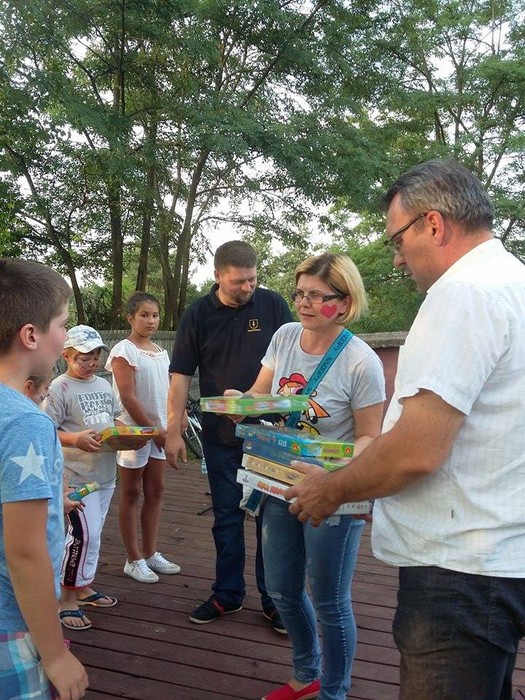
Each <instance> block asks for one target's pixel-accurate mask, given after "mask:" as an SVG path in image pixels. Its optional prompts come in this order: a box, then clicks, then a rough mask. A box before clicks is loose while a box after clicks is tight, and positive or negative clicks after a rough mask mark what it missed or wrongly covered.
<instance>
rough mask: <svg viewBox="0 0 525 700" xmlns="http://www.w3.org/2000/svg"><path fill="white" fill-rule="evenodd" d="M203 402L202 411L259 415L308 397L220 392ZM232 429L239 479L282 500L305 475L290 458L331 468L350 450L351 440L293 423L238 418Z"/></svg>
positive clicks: (298, 407) (293, 407)
mask: <svg viewBox="0 0 525 700" xmlns="http://www.w3.org/2000/svg"><path fill="white" fill-rule="evenodd" d="M294 400H295V403H294ZM285 404H286V405H285ZM201 405H203V410H208V411H214V412H216V413H228V414H230V415H260V414H261V413H263V411H264V412H265V413H269V412H274V413H287V412H289V411H304V410H306V409H307V407H308V397H307V396H303V395H301V394H298V395H294V396H284V397H281V396H265V397H244V396H243V397H240V396H238V397H237V396H236V397H230V396H221V397H208V399H201ZM262 406H263V410H261V407H262ZM235 434H236V435H237V436H238V437H240V438H243V441H244V442H243V452H244V455H243V460H242V465H243V469H239V470H238V472H237V481H238V482H239V483H241V484H243V485H245V486H248V487H251V488H253V489H255V490H257V491H261V492H262V493H265V494H267V495H270V496H274V497H275V498H280V499H284V493H285V491H286V490H287V489H288V488H289V487H290V486H291V485H293V484H295V483H297V482H298V481H300V480H301V479H302V478H303V477H304V474H302V473H301V472H299V471H297V470H296V469H293V468H292V467H291V465H290V463H291V461H292V460H294V459H297V460H300V461H303V462H309V463H311V464H314V465H317V466H318V467H322V468H323V469H328V470H330V471H333V470H335V469H340V468H341V467H343V466H345V465H346V464H347V463H348V461H347V460H348V459H349V458H351V457H352V455H353V451H354V445H353V444H352V443H348V442H340V441H338V440H332V439H329V438H325V437H323V436H321V435H314V434H312V433H308V432H305V431H303V430H296V429H293V428H285V427H275V426H272V425H250V424H244V423H239V424H238V425H237V426H236V429H235ZM370 505H371V504H370V502H369V501H359V502H355V503H344V504H342V505H341V506H340V507H339V508H338V510H337V511H336V513H337V514H363V513H368V512H369V511H370Z"/></svg>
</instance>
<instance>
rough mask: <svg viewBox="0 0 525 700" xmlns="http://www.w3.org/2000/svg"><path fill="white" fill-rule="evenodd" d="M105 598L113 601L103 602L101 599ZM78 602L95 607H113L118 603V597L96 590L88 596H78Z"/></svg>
mask: <svg viewBox="0 0 525 700" xmlns="http://www.w3.org/2000/svg"><path fill="white" fill-rule="evenodd" d="M104 598H108V599H109V600H110V601H111V602H110V603H101V602H100V601H101V600H104ZM77 604H78V605H93V606H95V608H112V607H113V606H114V605H116V604H117V599H116V598H113V596H110V595H105V594H104V593H99V592H98V591H95V592H94V593H92V594H91V595H88V596H87V597H86V598H77Z"/></svg>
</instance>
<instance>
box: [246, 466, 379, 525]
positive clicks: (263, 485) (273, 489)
mask: <svg viewBox="0 0 525 700" xmlns="http://www.w3.org/2000/svg"><path fill="white" fill-rule="evenodd" d="M237 482H238V483H239V484H244V485H246V486H251V487H252V488H253V489H256V490H257V491H262V493H265V494H267V495H268V496H274V497H275V498H279V499H280V500H281V501H284V500H286V499H285V498H284V496H283V494H284V492H285V491H286V490H287V489H289V488H290V484H283V483H282V482H281V481H277V480H275V479H271V478H270V477H267V476H264V475H263V474H257V473H256V472H251V471H249V470H248V469H238V470H237ZM370 510H371V504H370V501H357V502H355V503H343V504H342V505H340V506H339V508H338V509H337V510H336V511H335V513H334V515H363V514H366V513H370Z"/></svg>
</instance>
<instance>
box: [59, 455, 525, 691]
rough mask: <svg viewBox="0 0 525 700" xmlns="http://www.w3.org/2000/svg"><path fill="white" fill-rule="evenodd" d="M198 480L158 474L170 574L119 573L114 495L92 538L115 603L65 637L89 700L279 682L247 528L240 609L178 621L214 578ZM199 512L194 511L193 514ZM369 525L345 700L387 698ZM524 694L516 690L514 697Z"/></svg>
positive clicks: (388, 619) (249, 524)
mask: <svg viewBox="0 0 525 700" xmlns="http://www.w3.org/2000/svg"><path fill="white" fill-rule="evenodd" d="M207 492H208V484H207V479H206V478H205V477H203V476H202V475H201V474H200V470H199V467H198V464H197V463H190V464H188V465H185V466H184V467H183V468H182V469H181V470H179V471H178V472H176V471H174V470H169V471H168V472H167V488H166V494H165V506H164V510H163V515H162V523H161V532H160V537H159V548H160V549H161V551H162V552H163V553H164V554H165V555H166V556H168V557H169V558H171V559H173V560H174V561H176V562H177V563H178V564H180V565H181V567H182V571H181V573H180V574H179V575H176V576H161V579H160V581H159V583H156V584H154V585H145V584H141V583H138V582H137V581H134V580H133V579H131V578H130V577H128V576H126V575H125V574H124V573H123V571H122V568H123V566H124V560H125V553H124V548H123V546H122V543H121V540H120V535H119V529H118V517H117V508H118V494H117V495H116V497H115V498H114V502H113V503H112V506H111V509H110V512H109V514H108V518H107V521H106V525H105V528H104V532H103V537H102V549H101V556H100V564H99V571H98V574H97V580H96V582H95V585H96V586H97V588H99V589H100V590H103V591H104V592H106V593H108V594H110V595H115V596H117V598H118V599H119V602H118V605H116V606H115V607H114V608H109V609H106V610H101V609H95V608H88V609H87V610H86V612H87V613H88V614H89V616H90V618H91V619H92V621H93V628H92V629H90V630H87V631H85V632H81V633H80V632H79V633H76V634H75V633H74V632H69V631H68V636H69V637H70V638H71V639H72V648H73V651H74V652H75V653H76V654H78V656H79V658H80V659H81V660H82V661H83V663H85V664H86V666H87V669H88V674H89V678H90V690H89V691H88V693H87V695H86V698H87V700H102V699H103V698H106V699H108V698H129V699H130V700H168V699H169V700H212V699H213V700H232V699H233V698H236V699H238V700H257V699H258V698H261V697H262V696H263V695H264V694H265V693H267V692H269V691H270V690H272V689H274V688H276V687H277V686H278V685H280V684H282V683H284V682H286V681H287V680H288V679H289V677H290V674H291V649H290V643H289V640H288V638H287V637H286V636H284V635H279V634H276V633H275V632H274V631H273V630H272V629H271V628H270V626H269V624H268V621H267V620H265V619H264V618H263V616H262V614H261V607H260V600H259V597H258V594H257V590H256V586H255V575H254V557H255V527H254V522H253V519H251V518H247V520H246V528H245V530H246V541H247V562H246V572H245V578H246V585H247V596H246V599H245V601H244V604H243V610H242V611H241V612H239V613H236V614H235V615H228V616H226V617H224V618H222V619H221V620H218V621H217V622H214V623H212V624H209V625H195V624H192V623H191V622H190V621H189V619H188V615H189V614H190V613H191V611H192V610H193V609H194V607H195V605H197V604H198V603H200V602H202V601H203V600H206V599H207V598H208V597H209V595H210V586H211V583H212V581H213V578H214V573H215V549H214V544H213V538H212V536H211V526H212V523H213V515H212V513H211V512H210V511H206V512H202V511H204V510H205V509H206V508H207V507H208V506H209V504H210V498H209V495H207ZM199 513H201V514H200V515H199ZM369 529H370V526H369V525H367V526H366V528H365V532H364V535H363V540H362V545H361V551H360V553H359V556H358V562H357V566H356V572H355V579H354V585H353V601H354V610H355V614H356V620H357V625H358V645H357V650H356V658H355V662H354V669H353V681H352V687H351V689H350V692H349V693H348V698H349V699H351V700H396V699H397V697H398V693H399V653H398V651H397V649H396V647H395V644H394V641H393V638H392V632H391V626H392V618H393V615H394V609H395V605H396V590H397V570H396V569H395V568H394V567H390V566H386V565H384V564H382V563H381V562H379V561H378V560H377V559H375V558H374V557H373V556H372V554H371V551H370V532H369ZM524 651H525V647H524V646H523V645H521V646H520V655H519V657H518V663H517V667H516V672H515V681H516V698H515V700H518V698H521V699H522V700H525V653H524ZM522 691H523V692H522Z"/></svg>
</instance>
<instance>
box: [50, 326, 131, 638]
mask: <svg viewBox="0 0 525 700" xmlns="http://www.w3.org/2000/svg"><path fill="white" fill-rule="evenodd" d="M102 348H105V349H106V350H107V347H106V345H104V343H103V341H102V338H101V337H100V334H99V333H98V332H97V331H96V330H95V329H94V328H91V327H90V326H84V325H80V326H75V327H74V328H71V329H70V330H69V331H68V334H67V337H66V341H65V343H64V351H63V353H62V356H63V358H64V359H65V361H66V362H67V370H66V372H65V373H64V374H62V375H60V376H59V377H57V378H56V379H54V380H53V381H52V382H51V385H50V387H49V395H48V397H47V398H46V400H45V401H44V404H43V406H44V410H45V412H46V413H47V414H48V415H49V416H50V417H51V418H52V419H53V421H54V423H55V425H56V426H57V428H58V436H59V439H60V442H61V444H62V448H63V452H64V465H65V481H66V484H68V485H69V486H73V487H78V486H82V485H83V484H85V483H87V482H92V481H97V482H98V483H99V484H100V485H101V488H100V489H99V490H98V491H95V492H94V493H90V494H89V495H88V496H86V497H85V498H84V499H83V500H82V502H83V504H84V508H77V509H74V510H72V511H71V512H69V513H68V515H67V517H66V520H67V532H66V546H65V552H64V557H63V560H62V570H61V586H62V594H61V599H60V612H59V615H60V620H61V622H62V625H63V626H64V627H66V628H67V629H70V630H75V631H81V630H87V629H89V628H90V627H91V626H92V623H91V621H90V620H89V618H88V617H87V616H86V614H85V613H84V611H83V610H82V609H81V606H86V605H92V606H95V607H98V608H109V607H112V606H113V605H115V604H116V602H117V599H116V598H113V597H112V596H107V595H105V594H104V593H100V592H98V591H96V590H95V589H94V588H92V583H93V580H94V578H95V573H96V570H97V564H98V558H99V551H100V538H101V533H102V527H103V525H104V521H105V519H106V515H107V512H108V510H109V504H110V502H111V497H112V496H113V492H114V490H115V477H116V470H117V464H116V457H115V453H114V452H108V451H104V450H101V447H100V442H99V435H100V432H101V431H102V430H103V429H104V428H107V427H110V426H114V425H115V419H116V417H117V416H118V414H119V411H120V408H119V405H118V402H117V400H116V398H115V394H114V392H113V389H112V388H111V385H110V384H109V382H108V381H106V380H105V379H103V378H102V377H99V376H97V375H96V372H97V371H98V369H99V367H100V355H101V352H102Z"/></svg>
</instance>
